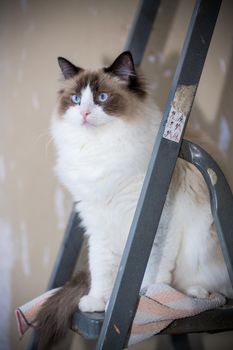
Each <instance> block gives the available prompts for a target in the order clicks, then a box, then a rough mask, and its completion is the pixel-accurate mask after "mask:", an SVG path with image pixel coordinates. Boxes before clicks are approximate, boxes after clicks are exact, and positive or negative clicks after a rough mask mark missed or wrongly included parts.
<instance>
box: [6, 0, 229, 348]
mask: <svg viewBox="0 0 233 350" xmlns="http://www.w3.org/2000/svg"><path fill="white" fill-rule="evenodd" d="M137 4H138V1H136V0H124V1H123V0H122V1H121V0H120V1H115V0H97V1H94V0H85V1H82V0H67V1H62V0H49V1H37V0H21V1H17V0H2V1H1V2H0V77H1V78H0V79H1V80H0V91H1V94H0V103H1V104H0V106H1V110H0V118H1V119H0V120H1V124H0V125H1V127H0V186H1V187H0V217H1V219H0V259H1V260H0V291H1V295H0V310H1V317H0V349H2V350H9V349H17V350H20V349H25V348H26V344H27V342H28V338H29V336H26V338H25V339H23V340H22V341H21V342H20V341H19V340H18V336H17V332H16V325H15V320H14V315H13V310H14V308H15V307H16V306H18V305H21V304H23V303H25V302H26V301H28V300H30V299H32V298H33V297H35V296H37V295H39V294H40V293H41V292H42V291H43V290H44V289H45V287H46V284H47V281H48V277H49V274H50V272H51V269H52V266H53V262H54V259H55V256H56V252H57V249H58V246H59V243H60V241H61V239H62V234H63V231H64V227H65V223H66V220H67V216H68V213H69V210H70V208H71V198H70V197H69V195H68V194H67V193H66V192H65V191H64V189H63V188H62V187H61V186H60V184H59V183H58V182H57V180H56V178H55V176H54V174H53V163H54V162H53V159H54V153H53V147H52V145H51V140H50V136H49V131H48V130H49V122H50V115H51V111H52V109H53V104H54V101H55V98H56V97H55V96H56V90H57V88H58V85H59V84H58V77H59V70H58V67H57V63H56V57H57V56H58V55H63V56H65V57H67V58H70V59H71V60H73V61H75V62H76V63H77V64H79V65H80V66H83V67H90V68H94V67H98V66H100V65H103V64H106V63H109V62H110V61H111V60H112V59H113V58H114V57H115V56H116V55H117V54H118V53H120V52H121V50H122V48H123V47H124V45H125V42H126V38H127V33H128V31H129V29H130V26H131V24H132V19H133V16H134V14H135V11H136V7H137ZM193 5H194V0H180V1H177V0H174V1H170V0H164V1H162V6H161V8H160V11H159V14H158V17H157V19H156V22H155V24H154V27H153V32H152V35H151V38H150V42H149V44H148V48H147V51H146V54H145V58H144V61H143V64H142V69H143V71H144V72H145V73H146V74H147V76H148V77H149V80H150V84H151V89H152V91H153V93H154V96H155V98H156V100H157V102H158V105H159V107H160V108H161V109H163V106H164V104H165V101H166V97H167V94H168V90H169V87H170V85H171V81H172V77H173V74H174V70H175V67H176V64H177V60H178V56H179V52H180V49H181V47H182V42H183V39H184V35H185V32H186V29H187V25H188V22H189V20H190V16H191V12H192V9H193ZM232 19H233V2H232V1H231V0H223V5H222V8H221V12H220V15H219V20H218V23H217V26H216V30H215V33H214V37H213V41H212V43H211V47H210V50H209V55H208V58H207V62H206V66H205V69H204V72H203V75H202V79H201V84H200V87H199V89H198V93H197V98H196V101H195V104H194V108H193V111H192V122H193V124H194V126H195V128H196V130H197V131H198V130H201V131H202V132H203V131H204V132H207V134H208V138H210V139H212V141H213V142H214V144H215V145H217V146H218V148H219V150H220V152H221V153H220V154H221V157H220V158H221V159H220V162H221V164H222V166H223V169H224V171H225V173H226V174H227V176H228V178H229V181H230V183H231V184H233V166H232V164H233V143H232V130H233V118H232V110H233V79H232V75H233V59H232V57H233V56H232V54H233V50H232V49H233V48H232V43H233V20H232ZM77 339H79V337H76V341H77ZM224 339H225V335H216V336H206V337H205V338H204V343H205V345H206V346H207V347H206V348H209V349H210V348H211V349H218V348H219V344H220V343H222V341H223V340H224ZM78 341H79V347H78V348H79V349H80V350H81V349H84V348H87V347H86V346H87V345H85V344H84V342H83V341H82V340H80V339H79V340H78ZM155 343H156V344H157V345H158V344H159V345H158V346H159V348H160V349H162V348H166V349H169V347H170V343H169V341H168V340H167V339H165V338H164V337H162V338H156V340H155V339H154V340H152V341H149V342H147V343H146V346H145V348H146V349H154V348H155V345H154V344H155ZM194 344H196V346H197V348H198V344H199V338H197V337H194ZM228 344H229V347H228V349H230V345H231V344H232V342H228ZM76 346H77V344H76ZM88 347H89V345H88ZM142 348H143V347H142V345H140V346H137V347H135V349H142ZM225 349H227V345H226V347H225Z"/></svg>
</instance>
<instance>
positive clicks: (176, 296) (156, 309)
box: [15, 283, 226, 346]
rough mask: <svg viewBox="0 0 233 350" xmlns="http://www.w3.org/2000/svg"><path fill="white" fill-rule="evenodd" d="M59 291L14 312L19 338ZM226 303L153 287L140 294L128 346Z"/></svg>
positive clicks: (160, 285) (220, 298)
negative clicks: (176, 322) (51, 297)
mask: <svg viewBox="0 0 233 350" xmlns="http://www.w3.org/2000/svg"><path fill="white" fill-rule="evenodd" d="M58 289H59V288H56V289H53V290H50V291H48V292H46V293H44V294H42V295H41V296H39V297H38V298H36V299H33V300H32V301H30V302H28V303H27V304H24V305H23V306H20V307H19V308H17V309H16V311H15V315H16V320H17V325H18V331H19V334H20V336H23V334H24V333H25V332H26V331H27V329H28V328H30V327H35V326H36V325H35V324H34V320H35V318H36V315H37V313H38V311H39V310H40V307H41V306H42V305H43V303H44V302H45V301H46V300H47V298H49V297H50V296H51V295H52V294H54V293H55V292H56V291H57V290H58ZM225 303H226V299H225V297H224V296H223V295H221V294H218V293H212V294H210V295H209V297H208V298H203V299H199V298H193V297H190V296H187V295H185V294H183V293H181V292H179V291H177V290H176V289H174V288H172V287H171V286H170V285H168V284H165V283H156V284H153V285H151V286H149V287H148V288H147V289H146V290H144V291H143V292H142V293H141V294H140V300H139V304H138V308H137V311H136V314H135V317H134V321H133V325H132V329H131V335H130V338H129V342H128V345H129V346H130V345H133V344H136V343H138V342H141V341H143V340H145V339H148V338H150V337H151V336H153V335H155V334H158V333H159V332H161V331H162V330H163V329H165V328H166V327H167V326H168V325H169V324H170V323H171V322H173V321H174V320H177V319H179V318H184V317H189V316H194V315H197V314H199V313H201V312H203V311H206V310H209V309H214V308H216V307H218V306H221V305H224V304H225Z"/></svg>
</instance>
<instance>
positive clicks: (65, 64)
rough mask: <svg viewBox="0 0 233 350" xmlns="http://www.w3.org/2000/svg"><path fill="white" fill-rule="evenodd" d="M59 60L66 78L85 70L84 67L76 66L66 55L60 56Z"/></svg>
mask: <svg viewBox="0 0 233 350" xmlns="http://www.w3.org/2000/svg"><path fill="white" fill-rule="evenodd" d="M57 60H58V64H59V66H60V68H61V71H62V74H63V76H64V78H65V79H69V78H72V77H73V76H74V75H77V74H79V73H80V72H82V71H83V69H82V68H79V67H77V66H75V65H74V64H73V63H71V62H70V61H68V60H67V59H66V58H64V57H58V59H57Z"/></svg>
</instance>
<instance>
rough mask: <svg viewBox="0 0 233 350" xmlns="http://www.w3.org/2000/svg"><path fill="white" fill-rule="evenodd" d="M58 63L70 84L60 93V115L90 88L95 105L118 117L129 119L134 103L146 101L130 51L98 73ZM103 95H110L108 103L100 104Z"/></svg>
mask: <svg viewBox="0 0 233 350" xmlns="http://www.w3.org/2000/svg"><path fill="white" fill-rule="evenodd" d="M58 62H59V65H60V68H61V70H62V73H63V75H64V77H65V80H66V84H67V83H69V85H68V86H67V87H66V88H65V89H63V91H61V92H60V107H59V112H60V114H61V115H63V114H64V113H65V111H66V110H67V109H68V108H69V107H70V106H73V105H74V104H73V103H72V101H71V96H72V95H74V94H80V95H81V93H82V90H83V89H84V88H85V87H87V86H88V85H89V86H90V88H91V90H92V93H93V99H94V102H95V104H97V105H100V106H101V107H102V108H103V110H104V112H105V113H107V114H109V115H113V116H116V117H126V116H127V112H128V117H130V116H129V115H130V114H131V112H132V110H133V109H132V107H134V106H135V102H139V101H143V100H144V99H145V97H146V95H147V93H146V88H145V83H144V81H143V79H141V78H140V77H139V76H138V74H137V73H136V70H135V67H134V62H133V58H132V55H131V53H130V52H128V51H126V52H123V53H122V54H120V55H119V56H118V57H117V58H116V59H115V61H114V62H113V64H112V65H111V66H109V67H107V68H103V69H101V70H98V71H95V72H91V71H85V70H83V69H82V68H79V67H76V66H75V65H73V64H72V63H71V62H69V61H68V60H66V59H65V58H62V57H60V58H59V59H58ZM102 92H105V93H108V99H107V100H106V101H105V102H100V101H99V99H98V96H99V94H100V93H102ZM136 104H137V103H136ZM132 114H134V113H132ZM130 119H131V118H130Z"/></svg>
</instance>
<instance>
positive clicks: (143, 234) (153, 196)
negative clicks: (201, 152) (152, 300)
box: [96, 0, 221, 350]
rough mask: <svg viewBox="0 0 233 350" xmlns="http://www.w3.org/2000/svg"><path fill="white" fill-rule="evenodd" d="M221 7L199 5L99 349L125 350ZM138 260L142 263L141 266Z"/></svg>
mask: <svg viewBox="0 0 233 350" xmlns="http://www.w3.org/2000/svg"><path fill="white" fill-rule="evenodd" d="M220 5H221V1H220V0H213V1H211V2H210V1H208V0H198V1H197V2H196V5H195V8H194V11H193V15H192V18H191V22H190V25H189V29H188V32H187V35H186V39H185V43H184V46H183V50H182V53H181V56H180V59H179V63H178V66H177V70H176V74H175V77H174V80H173V84H172V87H171V90H170V93H169V97H168V100H167V104H166V107H165V110H164V114H163V119H162V123H161V126H160V129H159V132H158V136H157V139H156V142H155V146H154V149H153V152H152V157H151V161H150V163H149V167H148V171H147V175H146V177H145V180H144V184H143V188H142V192H141V195H140V198H139V202H138V205H137V208H136V212H135V216H134V219H133V223H132V226H131V229H130V233H129V237H128V240H127V243H126V247H125V250H124V253H123V257H122V260H121V263H120V267H119V271H118V274H117V278H116V281H115V285H114V288H113V292H112V295H111V298H110V302H109V305H108V309H107V311H106V314H105V318H104V323H103V326H102V329H101V333H100V336H99V339H98V342H97V346H96V350H109V349H111V350H120V349H123V347H124V345H126V342H127V335H128V334H129V328H130V325H131V323H132V320H133V317H134V313H135V310H136V305H137V302H138V295H139V290H140V286H141V282H142V279H143V275H144V272H145V268H146V264H147V261H148V258H149V255H150V251H151V247H152V244H153V241H154V237H155V233H156V231H157V227H158V224H159V220H160V216H161V213H162V209H163V206H164V203H165V200H166V194H167V191H168V188H169V184H170V180H171V177H172V173H173V170H174V167H175V164H176V160H177V157H178V154H179V150H180V146H181V142H182V138H183V133H184V130H185V125H186V124H187V121H188V117H189V113H190V110H191V106H192V103H193V100H194V96H195V92H196V89H197V85H198V82H199V79H200V76H201V72H202V68H203V66H204V61H205V58H206V55H207V51H208V47H209V44H210V41H211V37H212V33H213V30H214V27H215V23H216V20H217V16H218V12H219V9H220ZM181 96H182V97H184V98H185V100H184V101H185V103H182V99H181ZM172 106H174V107H175V109H176V112H181V113H182V116H183V117H184V118H185V124H184V125H183V130H182V131H181V134H180V138H179V139H178V140H177V142H174V141H172V140H169V139H168V138H166V137H167V136H166V135H165V132H166V130H167V129H169V128H168V123H169V116H171V114H170V113H172ZM176 112H175V113H176ZM139 258H140V264H137V262H138V259H139ZM135 266H137V269H135ZM128 281H130V283H128Z"/></svg>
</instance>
